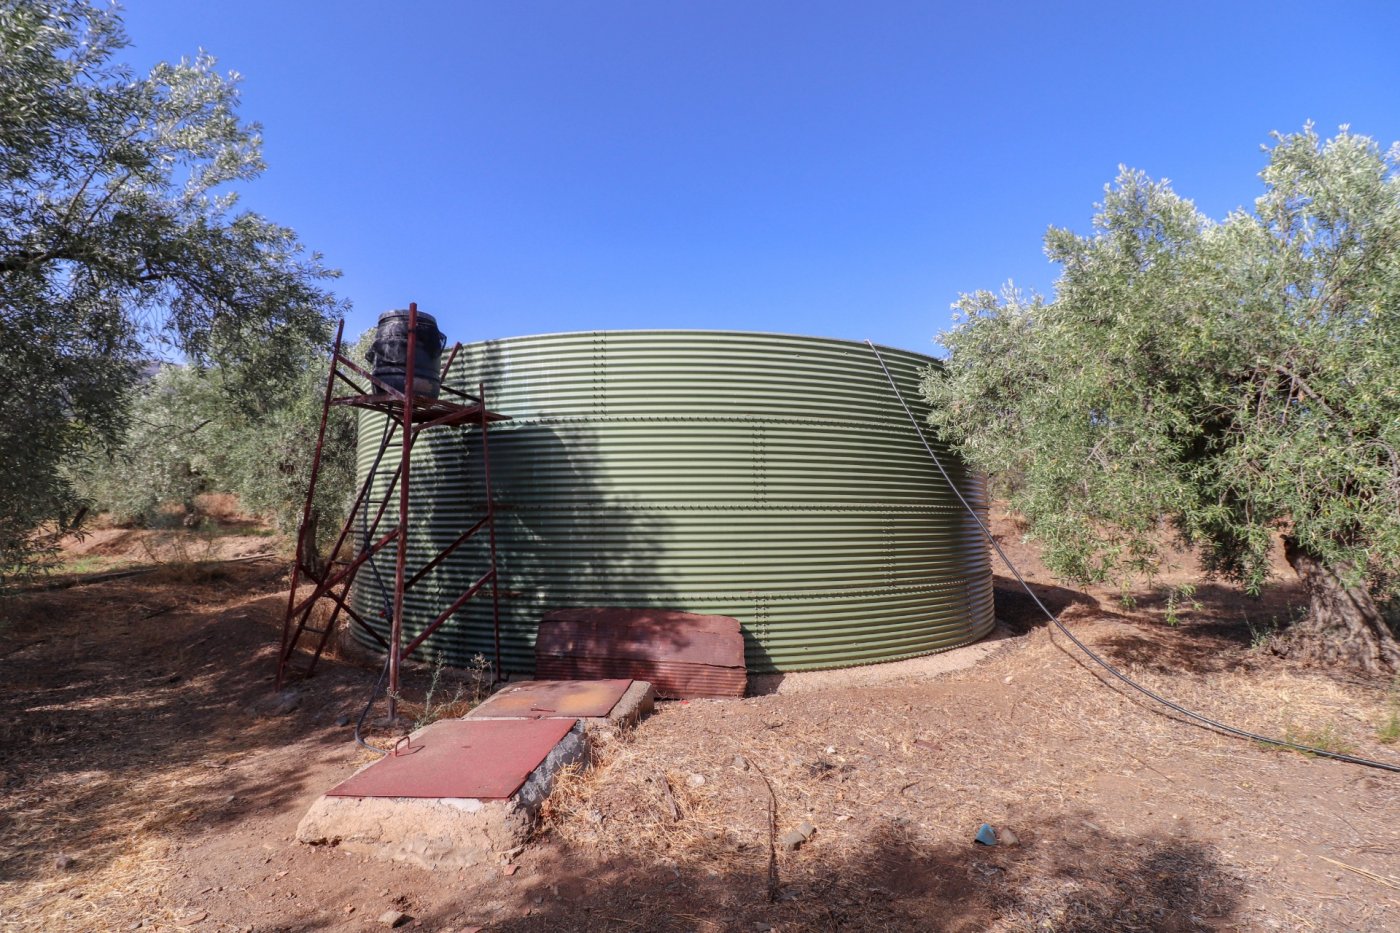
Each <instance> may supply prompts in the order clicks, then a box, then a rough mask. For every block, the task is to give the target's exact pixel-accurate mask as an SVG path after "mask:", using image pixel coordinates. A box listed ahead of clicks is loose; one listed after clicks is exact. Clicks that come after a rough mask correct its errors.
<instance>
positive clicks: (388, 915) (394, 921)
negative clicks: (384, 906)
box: [379, 910, 413, 927]
mask: <svg viewBox="0 0 1400 933" xmlns="http://www.w3.org/2000/svg"><path fill="white" fill-rule="evenodd" d="M412 919H413V918H412V917H410V916H409V915H408V914H406V913H404V912H403V911H399V910H386V911H384V913H382V914H380V915H379V922H380V923H382V924H384V925H385V926H386V927H397V926H403V925H404V924H405V923H407V922H408V921H410V920H412Z"/></svg>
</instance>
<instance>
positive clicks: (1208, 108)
mask: <svg viewBox="0 0 1400 933" xmlns="http://www.w3.org/2000/svg"><path fill="white" fill-rule="evenodd" d="M125 19H126V23H127V29H128V31H129V33H130V34H131V38H132V40H133V47H132V48H131V49H129V50H128V51H127V53H126V54H127V58H128V60H129V61H130V62H131V63H132V64H134V65H137V66H139V67H142V68H144V67H147V66H149V65H150V64H152V63H154V62H156V61H158V60H162V59H173V58H178V57H180V56H181V55H185V54H192V53H193V52H194V51H195V50H196V49H198V48H201V47H202V48H205V49H207V50H208V51H210V52H212V53H213V54H214V55H215V56H217V57H218V59H219V61H220V66H221V67H222V68H224V69H227V70H235V71H238V72H239V73H241V74H242V75H243V76H244V83H243V114H244V116H245V117H246V118H248V119H252V120H257V121H259V122H261V123H262V124H263V126H264V133H265V155H266V158H267V161H268V163H269V168H268V171H267V173H266V174H265V175H264V176H263V177H262V178H260V179H258V180H257V181H256V182H255V183H253V184H252V185H250V186H248V187H246V188H245V189H244V194H243V198H244V200H243V204H244V205H245V206H246V207H249V208H251V209H253V210H257V211H259V212H261V213H264V214H266V215H268V216H269V217H271V218H272V219H274V220H277V221H278V222H280V223H284V224H287V225H289V226H291V227H293V228H295V229H296V230H297V231H298V233H299V234H300V235H301V237H302V239H303V240H304V241H305V242H306V243H307V244H308V245H309V246H311V247H313V248H315V249H317V250H320V251H321V252H323V253H324V254H325V255H326V259H327V261H328V262H329V263H330V264H331V265H333V266H336V267H338V268H340V269H341V270H343V272H344V277H343V278H342V279H340V280H339V281H338V282H337V283H336V284H335V288H336V290H337V291H338V292H339V293H340V294H341V295H343V296H344V297H346V298H349V299H350V300H351V301H352V302H353V304H354V312H353V314H352V315H351V318H350V321H349V324H350V327H351V328H352V330H355V331H358V330H359V329H362V328H364V327H367V326H370V325H371V324H372V323H373V321H374V320H375V318H376V317H377V315H378V314H379V312H381V311H384V310H388V309H390V308H394V307H403V306H405V305H406V304H407V302H408V301H410V300H414V301H417V302H418V303H419V307H420V308H421V309H423V310H425V311H430V312H433V313H435V314H436V315H437V316H438V319H439V322H440V324H441V325H442V327H443V330H444V331H446V332H447V333H448V335H449V337H450V338H452V339H460V340H463V341H469V340H478V339H486V338H493V337H504V336H511V335H517V334H528V333H542V332H549V331H561V330H593V329H611V328H648V327H667V328H669V327H696V328H714V329H741V330H766V331H781V332H788V333H802V334H816V335H823V336H831V337H844V338H851V339H864V338H866V337H870V338H873V339H874V340H876V341H877V342H881V343H886V344H891V345H894V346H900V347H905V348H908V349H913V350H922V351H926V352H933V351H934V350H935V349H936V347H935V344H934V339H935V337H936V334H937V332H938V331H939V330H941V329H943V328H945V327H947V326H948V324H949V318H950V314H949V305H950V304H951V303H952V302H953V301H954V300H955V299H956V298H957V296H958V294H959V293H960V292H963V291H970V290H974V289H979V288H992V289H995V288H999V287H1000V286H1001V285H1002V284H1003V283H1004V282H1006V281H1007V280H1008V279H1014V280H1015V282H1016V283H1017V284H1018V285H1020V286H1022V287H1027V288H1034V289H1038V290H1042V291H1048V290H1050V289H1051V288H1052V287H1053V282H1054V276H1055V269H1054V267H1052V266H1051V265H1050V264H1049V263H1048V262H1047V261H1046V260H1045V258H1044V255H1043V254H1042V252H1041V238H1042V236H1043V234H1044V232H1045V229H1046V227H1047V226H1049V225H1051V224H1054V225H1058V226H1068V227H1070V228H1072V229H1076V230H1080V231H1085V230H1087V229H1088V227H1089V222H1090V218H1091V216H1092V213H1093V204H1094V202H1095V201H1097V200H1098V199H1099V197H1100V195H1101V194H1102V189H1103V185H1104V184H1105V183H1106V182H1108V181H1110V180H1111V179H1112V178H1113V176H1114V175H1115V174H1116V172H1117V166H1118V165H1119V163H1125V164H1127V165H1130V166H1132V167H1136V168H1141V169H1143V170H1145V171H1147V172H1148V173H1149V174H1151V175H1153V176H1155V177H1167V178H1170V179H1171V180H1172V181H1173V183H1174V185H1175V187H1176V189H1177V191H1179V192H1180V193H1182V194H1184V195H1186V196H1188V197H1191V198H1193V199H1194V200H1195V201H1196V202H1197V204H1198V205H1199V206H1200V207H1201V208H1202V209H1204V210H1205V211H1206V212H1208V213H1210V214H1212V215H1215V216H1220V215H1223V214H1224V213H1225V212H1227V211H1229V210H1230V209H1232V208H1235V207H1238V206H1242V205H1243V206H1248V205H1249V204H1250V203H1251V202H1252V200H1253V198H1254V197H1255V195H1256V194H1257V193H1258V192H1259V181H1258V179H1257V177H1256V176H1257V173H1258V171H1259V169H1260V168H1261V167H1262V165H1263V161H1264V156H1263V154H1262V152H1261V150H1260V146H1261V145H1262V144H1264V143H1266V142H1267V141H1268V138H1269V132H1270V131H1271V130H1276V129H1277V130H1283V131H1291V130H1297V129H1300V128H1301V127H1302V125H1303V123H1304V121H1306V120H1313V121H1315V122H1316V124H1317V125H1318V128H1319V129H1320V130H1321V131H1323V132H1324V134H1330V132H1332V131H1333V130H1335V128H1336V127H1337V126H1338V125H1339V124H1342V123H1349V124H1351V126H1352V129H1353V130H1354V131H1355V132H1359V133H1365V134H1367V135H1370V136H1373V137H1375V138H1377V139H1378V140H1380V141H1381V142H1382V143H1383V144H1386V145H1388V144H1389V143H1390V142H1392V141H1395V140H1400V94H1397V91H1400V51H1397V49H1400V4H1397V3H1393V2H1370V3H1362V2H1337V3H1319V2H1315V0H1314V2H1311V3H1290V2H1269V3H1245V2H1220V0H1217V2H1214V3H1155V4H1142V5H1134V4H1130V3H1124V2H1118V3H1072V2H1071V3H1053V4H1051V3H1044V2H1027V3H981V4H951V3H949V4H934V3H900V2H864V3H854V2H852V3H825V2H811V0H808V2H787V3H778V2H759V0H747V2H706V3H700V2H663V0H648V2H642V0H638V2H627V3H617V2H603V0H591V2H586V3H585V2H564V0H556V2H535V0H508V2H507V0H500V2H491V3H486V2H453V3H447V2H440V3H425V2H405V3H395V4H390V3H385V2H379V3H369V2H355V0H342V2H336V3H321V2H311V0H280V2H265V0H238V2H225V0H202V2H191V0H131V2H130V3H129V4H128V9H127V10H126V13H125Z"/></svg>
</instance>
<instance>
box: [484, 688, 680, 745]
mask: <svg viewBox="0 0 1400 933" xmlns="http://www.w3.org/2000/svg"><path fill="white" fill-rule="evenodd" d="M655 708H656V690H655V689H653V688H652V686H651V684H649V683H647V682H646V681H642V680H634V681H632V684H631V686H629V687H628V688H627V689H626V690H625V691H624V692H623V694H622V697H621V698H620V699H619V700H618V701H617V703H616V704H615V705H614V706H613V708H612V710H611V711H610V712H609V713H608V714H607V715H606V716H588V717H584V718H580V719H579V722H581V723H583V726H584V728H585V729H586V730H587V731H588V733H589V735H590V736H592V737H593V738H595V739H607V738H611V737H613V736H615V735H616V734H617V733H619V732H622V731H625V730H627V729H630V728H632V727H633V726H635V725H636V724H637V723H639V722H641V720H642V717H643V716H647V715H649V714H650V713H651V711H652V710H653V709H655ZM462 718H463V719H512V718H517V717H512V716H504V715H501V716H498V715H493V714H492V712H491V711H490V710H489V709H483V708H482V707H477V708H476V709H474V710H472V711H471V712H470V713H468V714H467V715H466V716H463V717H462ZM519 718H523V717H519Z"/></svg>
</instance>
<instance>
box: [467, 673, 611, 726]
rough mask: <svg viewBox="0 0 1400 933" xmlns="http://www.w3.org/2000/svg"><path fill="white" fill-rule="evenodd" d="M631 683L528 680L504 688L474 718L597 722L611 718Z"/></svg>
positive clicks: (482, 706) (475, 711) (472, 714)
mask: <svg viewBox="0 0 1400 933" xmlns="http://www.w3.org/2000/svg"><path fill="white" fill-rule="evenodd" d="M630 686H632V681H631V680H524V681H521V682H520V683H518V684H510V685H508V686H506V687H503V688H502V689H501V690H500V691H499V692H498V693H496V694H495V695H494V696H492V697H491V698H490V699H488V700H487V701H486V702H485V703H482V704H481V705H480V706H478V707H477V708H476V709H474V710H472V711H471V714H470V716H471V717H472V718H483V717H484V718H489V717H493V716H495V717H517V718H526V719H558V718H560V717H564V718H573V719H587V718H597V717H602V716H606V715H608V713H611V712H612V710H613V707H614V706H616V705H617V701H618V700H620V699H622V695H623V694H624V693H626V692H627V688H628V687H630Z"/></svg>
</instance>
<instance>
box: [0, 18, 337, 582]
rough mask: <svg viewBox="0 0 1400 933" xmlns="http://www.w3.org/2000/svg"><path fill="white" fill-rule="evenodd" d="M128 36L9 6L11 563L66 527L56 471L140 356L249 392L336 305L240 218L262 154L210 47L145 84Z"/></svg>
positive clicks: (3, 123)
mask: <svg viewBox="0 0 1400 933" xmlns="http://www.w3.org/2000/svg"><path fill="white" fill-rule="evenodd" d="M126 44H127V40H126V36H125V34H124V32H123V29H122V24H121V22H120V19H119V18H118V16H117V14H116V12H115V10H113V9H110V8H105V7H97V6H93V5H91V4H89V3H86V2H83V0H48V2H34V0H0V323H2V324H3V327H0V570H3V568H14V567H17V566H22V565H24V563H25V562H26V561H28V560H29V559H30V558H31V557H32V555H33V553H34V551H35V549H36V548H38V547H40V546H41V543H40V542H39V541H38V540H37V539H36V538H35V535H34V531H35V529H36V528H39V527H40V526H42V525H44V524H45V523H48V522H57V523H58V525H59V528H60V529H61V528H62V527H63V526H64V525H65V523H67V522H70V521H71V520H72V518H73V516H74V514H75V513H76V512H77V510H78V502H77V497H76V496H75V493H74V490H73V488H72V486H71V484H70V483H69V482H68V481H67V479H66V476H67V473H66V472H65V471H64V470H63V469H62V467H63V466H64V465H65V464H67V463H69V462H70V461H71V460H72V459H73V458H74V457H75V456H77V455H78V454H79V453H80V452H82V451H87V450H91V449H92V448H93V447H94V446H97V447H101V446H102V445H105V444H110V443H112V442H114V441H115V440H116V439H117V438H119V437H121V436H122V434H123V432H124V429H125V426H126V422H127V400H128V396H129V392H130V390H131V388H132V387H133V385H134V384H135V382H136V378H137V375H138V369H139V367H138V363H139V361H140V360H142V359H143V358H147V357H149V356H150V355H152V354H153V353H160V352H164V353H167V354H169V355H171V356H174V357H183V358H184V359H185V360H186V361H188V362H190V363H191V364H192V365H194V366H196V367H200V366H219V367H223V368H226V370H227V371H228V372H229V373H231V374H236V376H237V378H236V379H234V380H231V381H230V383H229V385H228V389H229V391H230V393H231V395H232V396H233V397H242V398H245V399H256V397H257V396H258V395H259V394H260V393H261V392H263V391H264V389H265V387H266V386H268V385H270V384H276V383H278V382H281V381H286V380H290V379H293V378H295V377H296V375H297V371H298V367H299V366H300V365H301V362H302V359H303V354H304V350H305V348H306V347H307V346H308V345H315V344H323V343H324V342H325V340H326V337H327V322H328V320H329V318H330V317H331V316H332V315H333V314H335V313H336V312H337V311H338V310H339V308H338V303H337V301H336V299H335V298H333V297H332V295H331V294H329V293H328V292H327V291H325V290H324V289H323V288H322V287H321V285H320V282H321V280H324V279H326V278H328V277H331V276H333V275H334V273H333V272H332V271H331V270H328V269H327V268H325V267H324V266H323V265H322V262H321V259H320V257H319V256H318V255H316V254H308V253H306V252H305V251H304V249H303V247H302V245H301V244H300V242H299V241H298V239H297V237H296V235H295V234H294V233H293V232H292V231H291V230H289V229H287V228H285V227H281V226H278V225H276V224H274V223H272V222H271V221H269V220H267V219H265V218H263V217H261V216H259V215H257V214H254V213H251V212H247V211H239V210H237V195H236V192H235V191H234V190H233V188H234V186H235V185H237V184H238V183H242V182H247V181H250V180H252V179H254V178H255V177H256V176H257V175H258V174H259V173H260V172H261V171H262V169H263V162H262V159H261V156H260V137H259V128H258V127H257V125H256V124H251V123H246V122H244V121H242V120H241V119H240V118H239V116H238V113H237V108H238V86H237V78H236V76H232V75H222V74H220V73H219V72H217V71H216V70H215V63H214V60H213V59H212V58H210V57H209V56H207V55H203V54H201V55H199V56H198V57H195V58H192V59H187V60H183V61H181V62H178V63H174V64H161V65H158V66H156V67H155V68H154V69H152V70H151V71H150V73H149V74H145V75H138V74H136V73H134V72H133V71H132V70H131V69H129V68H128V67H126V66H125V65H123V64H121V63H120V62H119V61H118V59H117V55H118V53H119V52H120V51H121V49H122V48H123V47H124V46H125V45H126ZM289 348H291V352H288V349H289Z"/></svg>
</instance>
